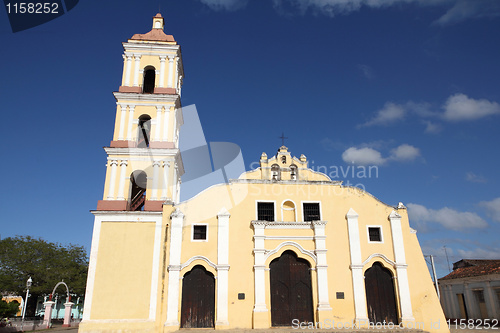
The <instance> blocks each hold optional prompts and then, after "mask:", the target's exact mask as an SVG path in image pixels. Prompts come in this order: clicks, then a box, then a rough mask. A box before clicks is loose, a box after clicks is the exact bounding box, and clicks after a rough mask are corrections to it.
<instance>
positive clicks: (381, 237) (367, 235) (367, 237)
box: [366, 225, 384, 244]
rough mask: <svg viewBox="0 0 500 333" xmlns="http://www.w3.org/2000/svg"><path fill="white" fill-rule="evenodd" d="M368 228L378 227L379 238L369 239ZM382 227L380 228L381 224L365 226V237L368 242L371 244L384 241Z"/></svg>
mask: <svg viewBox="0 0 500 333" xmlns="http://www.w3.org/2000/svg"><path fill="white" fill-rule="evenodd" d="M370 228H378V230H379V233H380V240H379V241H372V240H370ZM383 231H384V229H383V228H382V225H367V226H366V239H368V243H371V244H377V243H378V244H383V243H384V232H383Z"/></svg>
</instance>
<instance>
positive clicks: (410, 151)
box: [342, 143, 420, 165]
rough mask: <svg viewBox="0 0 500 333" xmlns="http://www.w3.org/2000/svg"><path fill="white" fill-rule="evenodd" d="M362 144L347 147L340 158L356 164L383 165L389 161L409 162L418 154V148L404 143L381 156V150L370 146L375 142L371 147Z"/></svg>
mask: <svg viewBox="0 0 500 333" xmlns="http://www.w3.org/2000/svg"><path fill="white" fill-rule="evenodd" d="M363 146H364V147H361V148H356V147H350V148H348V149H347V150H346V151H344V153H342V160H344V162H346V163H354V164H357V165H383V164H386V163H387V162H389V161H395V162H410V161H414V160H415V159H416V158H417V157H419V156H420V149H418V148H416V147H414V146H412V145H409V144H406V143H405V144H402V145H400V146H398V147H396V148H394V149H392V150H391V153H390V155H389V156H388V157H383V156H382V153H381V152H379V151H378V150H376V149H374V148H372V147H373V146H376V143H375V144H374V145H372V146H371V147H370V144H364V145H363Z"/></svg>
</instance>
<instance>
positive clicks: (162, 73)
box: [158, 55, 167, 88]
mask: <svg viewBox="0 0 500 333" xmlns="http://www.w3.org/2000/svg"><path fill="white" fill-rule="evenodd" d="M165 59H167V56H166V55H161V56H160V82H159V84H158V87H160V88H163V81H165Z"/></svg>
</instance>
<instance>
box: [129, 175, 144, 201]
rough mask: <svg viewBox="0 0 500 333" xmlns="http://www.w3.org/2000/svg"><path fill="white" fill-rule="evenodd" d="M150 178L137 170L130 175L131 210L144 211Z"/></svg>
mask: <svg viewBox="0 0 500 333" xmlns="http://www.w3.org/2000/svg"><path fill="white" fill-rule="evenodd" d="M147 185H148V178H147V176H146V173H145V172H144V171H141V170H136V171H134V172H132V175H130V187H131V189H130V205H129V210H134V211H137V210H144V203H145V202H146V189H147Z"/></svg>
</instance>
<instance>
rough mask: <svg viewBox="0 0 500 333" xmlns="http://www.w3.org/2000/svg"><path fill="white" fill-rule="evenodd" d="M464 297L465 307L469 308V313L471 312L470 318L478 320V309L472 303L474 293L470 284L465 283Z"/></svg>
mask: <svg viewBox="0 0 500 333" xmlns="http://www.w3.org/2000/svg"><path fill="white" fill-rule="evenodd" d="M464 297H465V306H466V307H467V311H468V312H469V318H477V317H476V307H475V306H474V303H473V302H472V293H471V290H470V287H469V283H468V282H464Z"/></svg>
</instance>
